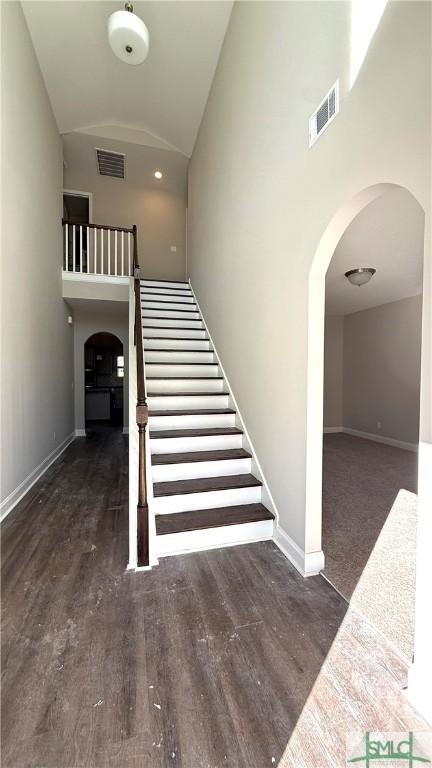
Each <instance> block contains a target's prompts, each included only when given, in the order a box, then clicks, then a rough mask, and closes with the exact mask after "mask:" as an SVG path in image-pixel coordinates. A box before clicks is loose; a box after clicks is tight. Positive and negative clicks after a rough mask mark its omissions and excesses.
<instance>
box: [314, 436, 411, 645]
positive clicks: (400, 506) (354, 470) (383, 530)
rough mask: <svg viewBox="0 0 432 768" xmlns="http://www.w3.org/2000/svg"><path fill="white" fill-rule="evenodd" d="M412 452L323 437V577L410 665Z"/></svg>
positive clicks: (334, 437) (377, 444)
mask: <svg viewBox="0 0 432 768" xmlns="http://www.w3.org/2000/svg"><path fill="white" fill-rule="evenodd" d="M416 476H417V455H416V454H414V453H411V452H409V451H403V450H400V449H398V448H393V447H390V446H386V445H382V444H379V443H374V442H372V441H370V440H364V439H361V438H356V437H352V436H350V435H343V434H336V435H326V436H325V439H324V467H323V549H324V553H325V557H326V567H325V570H324V574H325V576H326V577H327V578H328V579H329V580H330V581H331V582H332V584H334V586H335V587H336V588H337V589H338V590H339V592H341V594H342V595H343V596H344V597H346V598H347V599H348V600H350V601H351V604H352V606H353V607H355V608H356V609H357V610H358V611H360V612H361V613H362V614H363V615H364V616H365V617H366V619H367V620H368V621H369V622H370V623H372V624H373V626H375V627H377V628H378V629H379V630H380V632H382V633H383V634H384V635H385V636H386V637H387V639H388V640H390V642H391V643H393V645H394V646H395V647H396V648H397V649H398V651H399V652H400V653H401V654H402V655H403V656H404V658H405V659H407V660H410V659H411V656H412V651H413V632H414V591H415V544H416V518H417V503H416V502H417V497H416V496H415V495H414V493H413V491H415V489H416Z"/></svg>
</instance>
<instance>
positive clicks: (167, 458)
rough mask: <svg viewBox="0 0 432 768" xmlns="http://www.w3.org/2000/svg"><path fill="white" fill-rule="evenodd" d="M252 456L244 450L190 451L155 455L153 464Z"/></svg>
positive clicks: (185, 462) (222, 459) (223, 459)
mask: <svg viewBox="0 0 432 768" xmlns="http://www.w3.org/2000/svg"><path fill="white" fill-rule="evenodd" d="M250 458H251V454H250V453H248V452H247V451H245V450H244V448H230V449H228V450H224V451H188V452H187V453H154V454H153V455H152V460H151V461H152V464H153V465H154V466H160V465H164V464H193V463H195V462H196V461H230V460H231V459H250Z"/></svg>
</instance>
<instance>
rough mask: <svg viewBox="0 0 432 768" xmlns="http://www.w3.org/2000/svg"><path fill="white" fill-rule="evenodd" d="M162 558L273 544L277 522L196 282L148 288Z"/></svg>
mask: <svg viewBox="0 0 432 768" xmlns="http://www.w3.org/2000/svg"><path fill="white" fill-rule="evenodd" d="M141 312H142V325H143V336H144V355H145V377H146V391H147V402H148V406H149V436H150V451H151V471H152V480H153V500H152V502H151V504H152V509H153V512H154V514H155V519H156V553H157V555H158V556H163V555H169V554H175V553H178V552H185V551H190V550H197V549H207V548H211V547H215V546H227V545H229V544H239V543H243V542H247V541H259V540H263V539H269V538H271V537H272V535H273V517H274V516H273V514H272V513H271V512H270V511H269V510H268V509H266V507H265V506H264V505H263V504H262V503H261V495H262V487H261V486H262V483H261V481H260V480H259V479H257V478H256V477H254V475H253V474H252V467H251V465H252V456H251V454H250V453H249V452H248V451H247V450H245V448H244V447H243V443H244V438H243V432H242V429H241V427H239V426H238V424H239V419H238V417H237V414H236V411H235V409H234V408H232V402H231V401H232V398H231V396H230V393H229V391H228V387H227V384H226V382H225V380H224V377H223V376H222V373H221V370H220V367H219V365H218V363H217V360H216V357H215V354H214V352H213V351H212V349H211V347H210V341H209V338H208V335H207V332H206V328H205V325H204V322H203V320H202V318H201V315H200V313H199V311H198V307H197V305H196V303H195V299H194V296H193V294H192V291H191V289H190V286H189V283H182V282H172V281H162V280H141Z"/></svg>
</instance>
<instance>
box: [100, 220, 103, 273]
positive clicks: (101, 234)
mask: <svg viewBox="0 0 432 768" xmlns="http://www.w3.org/2000/svg"><path fill="white" fill-rule="evenodd" d="M100 233H101V274H102V275H103V273H104V242H103V233H104V231H103V229H101V231H100Z"/></svg>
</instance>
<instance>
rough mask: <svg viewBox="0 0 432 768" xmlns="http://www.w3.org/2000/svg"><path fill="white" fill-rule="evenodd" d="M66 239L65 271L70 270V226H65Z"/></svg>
mask: <svg viewBox="0 0 432 768" xmlns="http://www.w3.org/2000/svg"><path fill="white" fill-rule="evenodd" d="M65 238H66V248H65V270H66V271H67V270H68V262H69V224H65Z"/></svg>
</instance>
